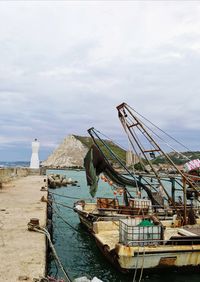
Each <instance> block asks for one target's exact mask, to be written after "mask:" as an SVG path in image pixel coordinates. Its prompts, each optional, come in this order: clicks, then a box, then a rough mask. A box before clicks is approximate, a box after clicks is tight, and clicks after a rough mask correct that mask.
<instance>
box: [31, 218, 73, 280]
mask: <svg viewBox="0 0 200 282" xmlns="http://www.w3.org/2000/svg"><path fill="white" fill-rule="evenodd" d="M29 225H30V223H29ZM32 230H33V231H37V232H39V233H42V234H44V235H46V237H47V239H48V241H49V245H50V247H51V249H52V252H53V254H54V256H55V259H56V261H57V263H58V265H59V266H60V269H61V270H62V272H63V274H64V276H65V278H66V282H72V280H71V279H70V277H69V275H68V274H67V272H66V270H65V269H64V267H63V265H62V263H61V261H60V259H59V257H58V255H57V253H56V249H55V247H54V245H53V243H52V241H51V236H50V234H49V232H48V231H47V230H46V229H45V228H42V227H40V226H38V227H35V226H32Z"/></svg>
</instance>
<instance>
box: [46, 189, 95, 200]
mask: <svg viewBox="0 0 200 282" xmlns="http://www.w3.org/2000/svg"><path fill="white" fill-rule="evenodd" d="M49 194H51V195H56V196H60V197H62V198H68V199H73V200H90V201H92V199H91V198H84V199H81V198H76V197H70V196H65V195H60V194H57V193H54V192H51V191H49Z"/></svg>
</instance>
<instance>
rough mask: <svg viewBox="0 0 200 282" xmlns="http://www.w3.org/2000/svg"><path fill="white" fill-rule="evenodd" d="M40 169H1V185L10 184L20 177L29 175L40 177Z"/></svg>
mask: <svg viewBox="0 0 200 282" xmlns="http://www.w3.org/2000/svg"><path fill="white" fill-rule="evenodd" d="M40 174H41V172H40V169H31V168H28V167H8V168H0V185H1V183H5V182H9V181H11V180H14V179H16V178H19V177H25V176H28V175H40Z"/></svg>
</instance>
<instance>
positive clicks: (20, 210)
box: [0, 175, 47, 282]
mask: <svg viewBox="0 0 200 282" xmlns="http://www.w3.org/2000/svg"><path fill="white" fill-rule="evenodd" d="M44 178H45V177H44V176H39V175H30V176H26V177H22V178H18V179H15V180H13V181H11V182H9V183H6V184H3V188H2V189H0V282H5V281H9V282H15V281H33V278H39V276H45V270H46V238H45V236H44V235H43V234H40V233H38V232H33V231H32V232H31V231H28V229H27V224H28V222H29V221H30V219H31V218H38V219H39V221H40V226H43V227H45V226H46V210H47V204H46V203H45V202H41V197H42V196H45V197H46V196H47V192H44V191H43V192H42V191H40V189H41V187H42V186H44V184H45V183H44Z"/></svg>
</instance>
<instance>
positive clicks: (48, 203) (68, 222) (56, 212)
mask: <svg viewBox="0 0 200 282" xmlns="http://www.w3.org/2000/svg"><path fill="white" fill-rule="evenodd" d="M47 202H48V204H49V205H50V207H51V208H52V209H53V206H52V204H51V203H50V201H47ZM55 206H56V205H55ZM56 207H57V206H56ZM57 209H58V207H57ZM54 211H55V213H56V214H57V216H58V217H59V218H61V219H62V221H63V222H64V223H66V224H67V225H68V226H70V227H71V228H72V229H73V230H75V231H76V232H79V231H78V229H76V228H75V227H74V226H72V225H71V224H70V223H69V222H67V221H66V220H65V219H64V218H63V216H61V215H60V214H59V212H58V211H57V210H56V209H54Z"/></svg>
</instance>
